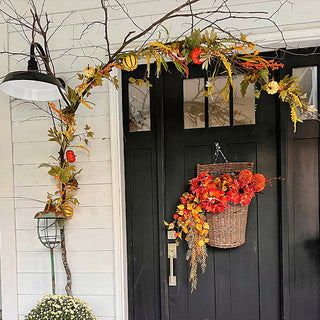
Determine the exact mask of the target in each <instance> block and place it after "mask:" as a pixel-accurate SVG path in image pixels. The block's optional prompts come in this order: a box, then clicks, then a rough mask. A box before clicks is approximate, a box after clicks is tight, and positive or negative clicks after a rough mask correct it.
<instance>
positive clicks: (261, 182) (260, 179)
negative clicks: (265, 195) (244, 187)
mask: <svg viewBox="0 0 320 320" xmlns="http://www.w3.org/2000/svg"><path fill="white" fill-rule="evenodd" d="M252 185H253V188H254V191H255V192H260V191H262V190H263V189H264V187H265V185H266V178H265V177H264V176H263V175H262V174H260V173H257V174H255V175H254V176H253V178H252Z"/></svg>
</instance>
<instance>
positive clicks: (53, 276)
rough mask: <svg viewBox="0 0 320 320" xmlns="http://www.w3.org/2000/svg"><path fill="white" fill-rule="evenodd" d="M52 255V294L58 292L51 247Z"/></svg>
mask: <svg viewBox="0 0 320 320" xmlns="http://www.w3.org/2000/svg"><path fill="white" fill-rule="evenodd" d="M50 257H51V279H52V294H56V279H55V275H54V259H53V248H50Z"/></svg>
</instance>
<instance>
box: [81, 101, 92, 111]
mask: <svg viewBox="0 0 320 320" xmlns="http://www.w3.org/2000/svg"><path fill="white" fill-rule="evenodd" d="M80 102H81V103H82V104H84V105H85V106H86V107H87V108H89V109H90V110H92V109H93V108H92V107H90V106H89V104H88V103H87V102H86V101H84V100H80Z"/></svg>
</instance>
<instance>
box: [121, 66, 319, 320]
mask: <svg viewBox="0 0 320 320" xmlns="http://www.w3.org/2000/svg"><path fill="white" fill-rule="evenodd" d="M144 72H145V69H144V68H141V69H139V70H137V71H135V72H134V74H133V73H132V72H131V73H130V74H128V73H124V74H123V89H124V91H123V104H124V135H125V161H126V203H127V239H128V281H129V311H130V319H132V320H153V319H156V320H160V319H161V320H164V319H170V320H181V319H188V320H258V319H259V320H271V319H272V320H277V319H281V314H282V310H281V308H282V301H283V297H282V292H283V291H282V290H281V285H282V278H283V274H282V272H281V270H282V269H281V265H282V249H281V248H282V247H281V243H282V242H281V234H280V231H281V227H280V225H279V221H280V220H281V219H280V217H279V212H280V207H281V206H280V205H279V197H278V188H277V185H276V184H274V186H273V187H267V188H266V190H265V191H264V194H263V195H259V196H258V197H256V198H255V199H254V201H252V202H251V204H250V207H249V213H248V223H247V232H246V242H245V244H244V245H242V246H241V247H238V248H234V249H217V248H211V247H209V248H208V259H207V267H206V273H205V274H202V273H201V272H200V271H199V276H198V288H197V290H196V291H195V292H193V293H192V294H191V292H190V284H189V281H188V274H189V262H188V261H186V245H185V243H182V244H181V245H180V246H179V247H178V248H177V259H175V260H174V275H175V276H176V279H177V280H176V282H177V284H176V286H169V285H168V277H169V260H168V254H167V245H168V243H172V242H174V240H168V238H167V232H166V228H165V226H164V223H163V221H164V220H166V221H170V220H171V219H172V216H173V213H174V212H175V210H176V206H177V204H178V202H179V198H180V196H181V194H182V193H183V192H184V191H186V190H187V188H188V181H189V180H190V179H191V178H193V177H195V175H196V165H197V164H198V163H200V164H206V163H212V162H213V160H214V152H215V148H214V144H215V143H216V142H219V144H220V146H221V148H222V150H223V152H224V153H225V155H226V157H227V158H228V160H229V161H253V162H254V164H255V167H254V171H255V172H259V173H263V174H264V175H265V176H266V177H269V178H271V177H276V176H277V175H278V169H279V166H278V165H279V164H278V158H277V151H278V142H277V117H278V115H277V107H278V104H277V103H276V98H275V97H274V96H268V95H263V96H261V98H260V99H259V101H256V103H257V105H256V112H254V113H252V112H250V110H254V100H253V99H250V98H247V99H246V100H241V99H239V98H238V97H237V92H234V93H232V92H231V95H230V103H227V104H224V105H223V104H221V101H220V100H219V99H218V100H217V101H215V103H210V102H209V101H208V100H207V99H205V98H203V96H202V93H201V89H202V88H203V86H204V84H205V81H207V75H206V73H204V72H203V71H202V70H201V68H199V69H197V68H195V69H194V70H191V72H190V78H189V79H187V80H186V79H183V78H182V77H181V75H180V73H179V72H177V71H175V69H174V67H173V66H171V68H170V72H166V73H163V74H162V75H161V76H160V78H159V79H156V78H153V77H151V82H152V84H153V86H152V87H151V88H149V90H146V89H145V88H144V87H141V88H140V87H136V86H135V85H133V84H129V81H128V78H129V77H134V78H141V77H143V76H144ZM151 74H152V72H151ZM221 81H222V82H223V78H221ZM217 83H218V85H219V79H217ZM147 92H149V93H150V95H148V94H147ZM199 93H200V94H199ZM249 94H250V93H249ZM149 102H150V103H149ZM250 103H251V104H252V105H246V104H250ZM241 105H242V108H244V109H245V110H246V111H245V112H242V111H241ZM239 106H240V107H239ZM247 107H249V108H247ZM219 160H220V162H221V160H222V159H221V158H220V159H219ZM310 319H316V318H310Z"/></svg>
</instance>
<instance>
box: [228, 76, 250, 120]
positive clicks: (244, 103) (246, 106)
mask: <svg viewBox="0 0 320 320" xmlns="http://www.w3.org/2000/svg"><path fill="white" fill-rule="evenodd" d="M242 80H243V76H240V75H239V76H236V77H234V81H233V82H234V85H235V88H234V90H233V125H235V126H242V125H248V124H255V122H256V119H255V118H256V117H255V114H256V112H255V98H254V85H253V84H249V86H248V88H247V92H246V94H245V96H244V97H243V96H242V94H241V92H240V88H241V82H242Z"/></svg>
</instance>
